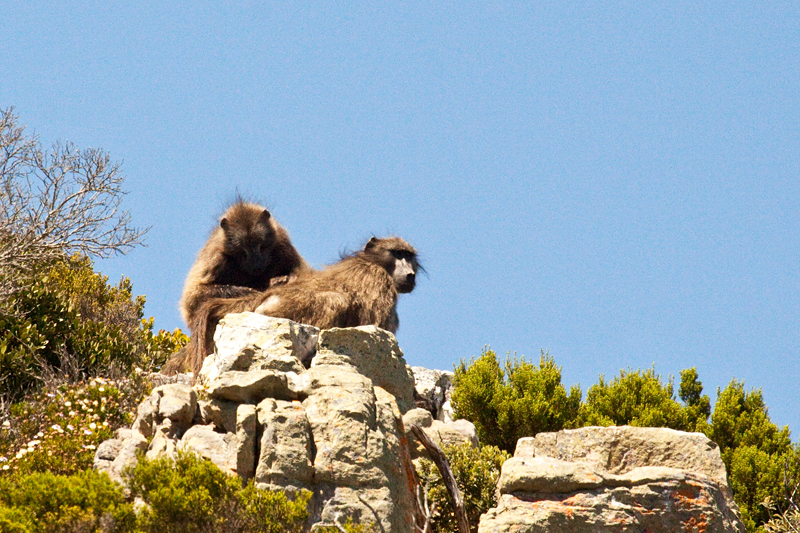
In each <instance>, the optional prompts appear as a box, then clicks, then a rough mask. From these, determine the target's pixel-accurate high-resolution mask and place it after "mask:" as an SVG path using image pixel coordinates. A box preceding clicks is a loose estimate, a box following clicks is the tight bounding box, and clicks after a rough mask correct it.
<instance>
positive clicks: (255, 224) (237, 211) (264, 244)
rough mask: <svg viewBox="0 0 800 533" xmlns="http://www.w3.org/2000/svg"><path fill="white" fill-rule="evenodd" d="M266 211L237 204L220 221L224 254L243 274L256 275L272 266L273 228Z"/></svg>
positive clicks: (252, 206)
mask: <svg viewBox="0 0 800 533" xmlns="http://www.w3.org/2000/svg"><path fill="white" fill-rule="evenodd" d="M270 218H271V215H270V213H269V211H267V210H266V209H264V208H262V207H258V206H255V205H253V204H245V203H242V204H238V205H236V206H234V207H233V208H232V209H231V210H230V211H228V212H227V213H226V216H225V217H223V218H222V220H220V221H219V226H220V228H222V231H223V232H224V233H225V244H224V252H223V253H224V254H225V256H227V257H228V258H229V259H230V260H231V261H233V262H234V264H236V265H238V267H239V268H240V269H241V270H242V271H243V272H244V273H246V274H258V273H259V272H261V271H263V270H264V268H265V265H269V264H270V263H271V262H272V259H273V257H272V255H273V249H274V247H275V228H274V226H273V224H272V222H271V221H270Z"/></svg>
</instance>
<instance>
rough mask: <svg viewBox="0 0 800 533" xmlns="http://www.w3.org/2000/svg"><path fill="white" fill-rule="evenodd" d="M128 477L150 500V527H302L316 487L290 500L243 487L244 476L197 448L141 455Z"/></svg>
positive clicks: (146, 522)
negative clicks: (148, 456)
mask: <svg viewBox="0 0 800 533" xmlns="http://www.w3.org/2000/svg"><path fill="white" fill-rule="evenodd" d="M127 477H128V485H129V487H130V490H131V496H132V497H137V496H138V497H141V498H142V500H143V501H144V502H145V503H146V504H147V507H144V508H143V509H142V510H141V511H140V513H139V515H138V524H139V527H140V528H141V529H142V530H143V531H145V532H154V533H172V532H175V533H191V532H198V533H199V532H228V531H247V532H263V533H293V532H297V533H300V532H301V531H303V525H304V524H305V521H306V519H307V518H308V510H307V505H308V502H309V500H310V498H311V493H309V492H307V491H303V492H301V493H300V494H299V495H298V496H297V498H296V499H295V500H294V501H290V500H288V499H287V498H286V495H285V494H284V493H282V492H270V491H264V490H259V489H256V488H255V487H254V486H253V484H252V482H251V483H250V484H249V485H247V486H246V487H245V488H242V486H241V480H240V479H239V478H237V477H232V476H228V475H227V474H225V473H224V472H222V471H221V470H220V469H219V468H217V467H216V466H215V465H214V464H212V463H211V462H209V461H206V460H204V459H202V458H200V457H198V456H196V455H192V454H187V453H181V452H179V453H178V454H177V455H176V457H175V460H174V461H173V460H171V459H169V458H166V457H161V458H157V459H153V460H148V459H145V458H143V457H141V458H140V460H139V462H138V464H137V465H136V466H135V467H134V468H133V469H132V470H130V471H129V472H128V473H127Z"/></svg>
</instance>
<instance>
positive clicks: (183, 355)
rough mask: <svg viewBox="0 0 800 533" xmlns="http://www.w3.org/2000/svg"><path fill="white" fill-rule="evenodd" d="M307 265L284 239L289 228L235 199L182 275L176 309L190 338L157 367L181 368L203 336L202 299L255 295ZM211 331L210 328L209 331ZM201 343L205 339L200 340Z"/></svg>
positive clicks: (258, 208)
mask: <svg viewBox="0 0 800 533" xmlns="http://www.w3.org/2000/svg"><path fill="white" fill-rule="evenodd" d="M310 270H311V267H309V266H308V264H307V263H306V262H305V260H304V259H303V258H302V257H301V256H300V254H299V253H298V252H297V250H296V249H295V248H294V246H292V243H291V241H290V240H289V234H288V233H287V232H286V230H285V229H283V227H282V226H281V225H280V224H278V223H277V222H276V221H275V219H274V218H273V217H272V216H271V215H270V212H269V211H268V210H267V209H266V208H264V207H262V206H260V205H256V204H252V203H248V202H245V201H243V200H238V201H237V202H236V203H234V204H233V205H232V206H230V207H229V208H228V209H227V210H226V211H225V213H224V214H223V215H222V218H221V219H220V222H219V226H218V227H217V228H215V229H214V231H213V233H212V234H211V237H209V239H208V241H207V242H206V244H205V246H203V248H202V249H201V250H200V253H199V254H198V255H197V260H196V261H195V263H194V265H193V266H192V268H191V269H190V270H189V275H188V276H187V277H186V283H185V284H184V288H183V294H182V295H181V300H180V310H181V315H182V316H183V319H184V320H185V321H186V323H187V324H188V325H189V329H190V330H191V332H192V337H191V339H190V344H189V346H188V347H186V348H184V349H183V350H181V351H180V352H178V354H176V355H175V356H173V357H172V358H171V359H170V360H169V361H168V362H167V363H166V364H165V365H164V367H163V369H162V372H164V373H165V374H171V373H175V372H179V371H181V370H183V367H184V366H185V364H184V363H185V360H186V359H187V357H188V356H187V353H188V352H189V351H192V350H193V349H194V346H196V345H200V344H203V343H200V342H198V331H201V336H200V337H199V339H203V340H204V339H205V335H206V327H205V324H206V323H207V319H208V317H206V316H204V313H206V311H205V310H204V309H203V304H204V303H207V302H209V301H214V300H216V299H228V298H237V297H243V296H245V295H248V294H249V295H255V296H259V295H260V294H261V291H263V290H265V289H267V288H268V287H270V286H276V285H280V284H284V283H287V282H290V281H293V280H294V278H295V277H296V276H297V275H298V274H299V273H301V272H304V271H310ZM212 334H213V331H212ZM204 343H205V340H204Z"/></svg>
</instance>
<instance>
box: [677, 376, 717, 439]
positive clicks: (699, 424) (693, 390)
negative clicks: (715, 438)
mask: <svg viewBox="0 0 800 533" xmlns="http://www.w3.org/2000/svg"><path fill="white" fill-rule="evenodd" d="M678 396H680V398H681V401H683V404H684V414H685V418H686V426H685V427H686V431H697V432H700V433H706V432H707V430H708V417H709V416H711V400H710V399H709V397H708V396H707V395H705V394H703V384H702V383H701V382H700V379H699V377H698V375H697V368H696V367H692V368H686V369H684V370H681V386H680V389H679V393H678Z"/></svg>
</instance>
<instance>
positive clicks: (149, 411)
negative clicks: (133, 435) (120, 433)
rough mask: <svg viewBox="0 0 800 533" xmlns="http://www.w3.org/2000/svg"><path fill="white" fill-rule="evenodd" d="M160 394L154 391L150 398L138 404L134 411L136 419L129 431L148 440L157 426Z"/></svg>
mask: <svg viewBox="0 0 800 533" xmlns="http://www.w3.org/2000/svg"><path fill="white" fill-rule="evenodd" d="M160 400H161V394H160V393H159V392H158V390H154V391H153V392H152V393H151V394H150V396H148V397H147V398H145V400H144V401H143V402H142V403H140V404H139V407H138V408H137V410H136V419H135V420H134V421H133V425H132V426H131V429H132V430H133V431H136V432H138V433H140V434H141V435H142V436H143V437H144V438H146V439H149V438H150V437H152V436H153V432H154V431H155V429H156V426H157V425H158V422H159V421H158V404H159V402H160Z"/></svg>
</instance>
